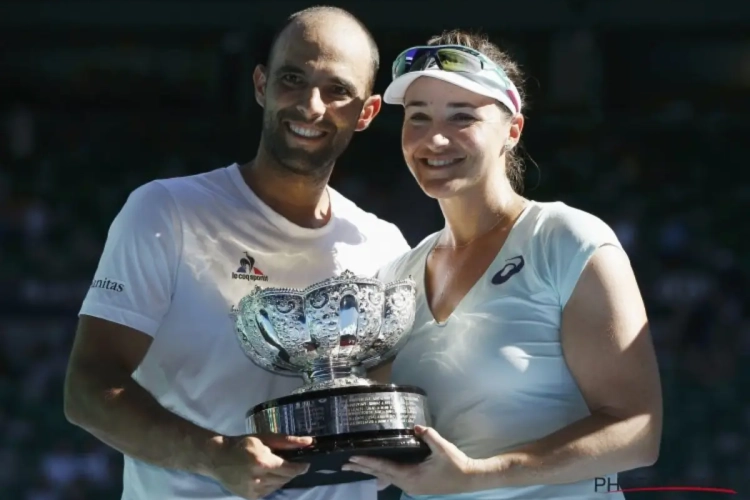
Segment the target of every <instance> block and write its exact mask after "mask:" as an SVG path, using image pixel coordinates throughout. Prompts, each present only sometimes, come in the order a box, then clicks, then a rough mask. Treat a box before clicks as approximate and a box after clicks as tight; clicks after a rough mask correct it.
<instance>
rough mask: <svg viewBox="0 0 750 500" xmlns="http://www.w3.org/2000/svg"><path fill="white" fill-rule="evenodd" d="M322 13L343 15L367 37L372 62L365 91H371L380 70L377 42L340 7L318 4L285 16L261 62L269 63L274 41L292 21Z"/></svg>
mask: <svg viewBox="0 0 750 500" xmlns="http://www.w3.org/2000/svg"><path fill="white" fill-rule="evenodd" d="M323 13H329V14H338V15H341V16H344V17H346V18H348V19H350V20H352V21H354V22H355V23H356V24H357V26H359V27H360V28H361V29H362V32H363V33H364V34H365V36H366V37H367V42H368V44H369V45H370V59H371V64H372V74H371V75H370V82H369V86H368V88H367V93H368V94H370V93H372V90H373V87H374V86H375V79H376V78H377V74H378V71H379V70H380V51H379V50H378V44H377V43H376V42H375V37H373V36H372V33H370V30H368V29H367V27H366V26H365V25H364V24H363V23H362V21H360V20H359V19H357V17H356V16H355V15H354V14H352V13H351V12H349V11H346V10H344V9H342V8H340V7H332V6H327V5H318V6H315V7H309V8H307V9H304V10H301V11H299V12H295V13H294V14H292V15H291V16H289V17H288V18H286V21H284V23H283V24H282V25H281V26H279V27H278V28H277V29H276V31H275V32H274V33H273V36H272V37H271V38H270V40H269V41H268V42H267V43H266V47H265V50H264V52H263V59H262V63H263V64H264V65H266V66H268V65H270V64H271V58H272V57H273V51H274V49H275V48H276V43H277V42H278V41H279V38H281V35H282V34H283V33H284V31H285V30H286V29H287V28H288V27H289V26H290V25H291V24H292V23H293V22H294V21H296V20H297V19H299V18H300V17H304V16H306V15H311V14H323Z"/></svg>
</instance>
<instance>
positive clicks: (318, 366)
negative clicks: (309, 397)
mask: <svg viewBox="0 0 750 500" xmlns="http://www.w3.org/2000/svg"><path fill="white" fill-rule="evenodd" d="M350 363H351V361H349V360H340V361H339V360H335V359H325V360H321V361H319V362H316V363H315V364H314V365H313V369H312V371H310V372H309V373H308V374H307V375H306V376H305V379H307V380H306V382H310V383H313V384H318V383H322V382H330V381H332V380H336V379H343V378H361V377H364V376H365V375H366V371H365V369H364V367H363V366H358V365H354V366H352V365H351V364H350Z"/></svg>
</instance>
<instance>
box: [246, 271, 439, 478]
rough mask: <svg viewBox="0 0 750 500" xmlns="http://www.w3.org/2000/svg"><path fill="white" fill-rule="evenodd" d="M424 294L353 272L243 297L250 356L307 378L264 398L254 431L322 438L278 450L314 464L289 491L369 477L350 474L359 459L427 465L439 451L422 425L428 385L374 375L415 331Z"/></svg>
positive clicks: (409, 284) (409, 285)
mask: <svg viewBox="0 0 750 500" xmlns="http://www.w3.org/2000/svg"><path fill="white" fill-rule="evenodd" d="M415 295H416V293H415V284H414V281H412V280H411V279H405V280H400V281H395V282H393V283H388V284H385V283H383V282H381V281H379V280H377V279H372V278H364V277H360V276H357V275H355V274H353V273H351V272H350V271H345V272H344V273H342V274H341V275H339V276H336V277H333V278H330V279H327V280H325V281H322V282H319V283H316V284H314V285H312V286H310V287H308V288H306V289H304V290H293V289H287V288H265V289H264V288H261V287H256V288H255V289H254V291H253V292H252V293H250V295H248V296H246V297H244V298H243V299H242V300H241V301H240V303H239V307H238V311H237V317H236V321H237V333H238V335H239V339H240V342H241V344H242V347H243V349H244V351H245V353H246V354H247V356H248V357H250V359H252V360H253V361H254V362H255V363H256V364H258V365H259V366H261V367H263V368H265V369H266V370H270V371H272V372H274V373H278V374H280V375H296V376H301V377H302V378H303V380H304V385H303V386H302V387H300V388H299V389H297V390H295V391H293V392H292V394H291V395H289V396H285V397H282V398H278V399H274V400H272V401H267V402H265V403H262V404H259V405H257V406H255V407H254V408H253V409H252V410H250V412H248V416H247V431H248V433H250V434H256V433H258V434H265V433H279V434H290V435H296V436H312V437H313V438H314V439H315V442H314V444H313V446H311V447H308V448H304V449H300V450H293V451H288V450H285V451H278V452H277V453H278V454H279V455H280V456H283V457H284V458H287V459H290V460H296V461H305V462H308V463H309V464H310V469H309V471H308V473H307V474H305V475H303V476H299V477H297V478H295V479H294V480H293V481H292V482H290V483H288V484H287V487H289V488H300V487H310V486H318V485H322V484H336V483H343V482H350V481H357V480H361V479H364V478H365V476H363V475H361V474H358V473H354V472H344V471H341V466H342V465H343V464H344V463H346V462H347V460H348V458H349V457H350V456H352V455H370V456H381V457H385V458H389V459H391V460H396V461H400V462H417V461H420V460H422V459H424V458H425V457H426V456H427V455H428V454H429V449H428V448H427V446H426V445H425V444H424V443H423V442H422V441H421V440H419V439H418V438H417V437H416V436H415V435H414V430H413V429H414V426H415V425H429V417H428V413H427V411H426V408H427V402H426V398H425V393H424V391H422V390H421V389H419V388H417V387H411V386H397V385H393V384H386V385H381V384H377V383H376V382H373V381H371V380H368V379H367V378H366V372H367V369H368V368H371V367H373V366H375V365H377V364H379V363H380V362H382V361H383V360H385V359H388V358H390V357H391V356H392V355H393V354H395V352H396V351H398V349H399V347H400V346H401V344H402V342H403V341H404V340H405V338H406V337H405V334H406V333H408V332H409V331H410V330H411V328H412V325H413V323H414V313H415ZM323 472H325V474H323Z"/></svg>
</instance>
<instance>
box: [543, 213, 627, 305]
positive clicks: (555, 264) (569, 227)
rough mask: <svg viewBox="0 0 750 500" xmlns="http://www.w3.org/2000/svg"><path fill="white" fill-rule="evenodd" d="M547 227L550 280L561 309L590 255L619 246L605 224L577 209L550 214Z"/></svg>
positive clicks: (546, 244) (610, 229)
mask: <svg viewBox="0 0 750 500" xmlns="http://www.w3.org/2000/svg"><path fill="white" fill-rule="evenodd" d="M547 224H548V231H547V238H546V242H545V247H546V254H547V257H548V266H549V273H550V278H551V282H552V285H553V287H554V289H555V290H556V292H557V295H558V297H559V300H560V307H562V308H564V307H565V305H566V304H567V303H568V300H569V299H570V296H571V295H572V294H573V290H574V289H575V287H576V285H577V284H578V279H579V278H580V277H581V273H583V270H584V269H585V268H586V265H587V264H588V262H589V260H590V259H591V256H592V255H594V252H596V251H597V250H598V249H599V248H601V247H603V246H605V245H613V246H616V247H618V248H622V245H621V244H620V241H619V240H618V238H617V235H616V234H615V232H614V231H613V230H612V228H611V227H610V226H609V225H607V223H605V222H604V221H603V220H601V219H600V218H598V217H596V216H595V215H592V214H590V213H587V212H584V211H581V210H577V209H573V208H570V207H566V210H560V211H557V212H556V213H553V214H551V215H550V216H549V218H548V220H547Z"/></svg>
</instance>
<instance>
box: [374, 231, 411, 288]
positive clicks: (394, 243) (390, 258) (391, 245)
mask: <svg viewBox="0 0 750 500" xmlns="http://www.w3.org/2000/svg"><path fill="white" fill-rule="evenodd" d="M388 229H389V231H388V236H387V239H386V244H385V245H383V250H384V251H383V254H382V260H381V265H380V267H379V269H378V270H377V272H376V273H375V276H373V277H374V278H375V279H378V280H383V281H391V277H392V273H388V272H386V269H387V268H391V267H392V266H393V265H394V263H395V262H396V261H399V260H401V258H402V257H403V256H404V255H405V254H407V253H408V252H409V251H410V250H411V246H410V245H409V242H407V241H406V238H404V235H403V233H402V232H401V230H400V229H399V228H398V227H397V226H396V225H395V224H389V227H388Z"/></svg>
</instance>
